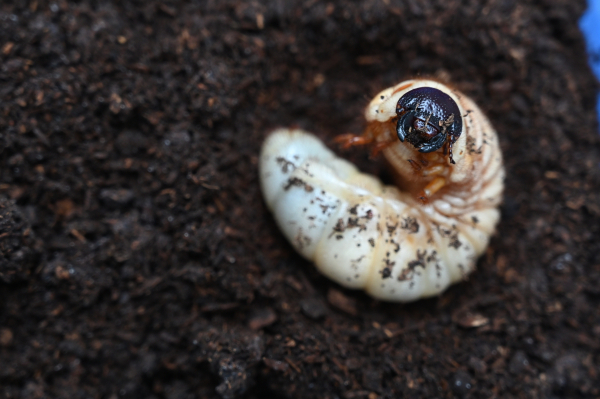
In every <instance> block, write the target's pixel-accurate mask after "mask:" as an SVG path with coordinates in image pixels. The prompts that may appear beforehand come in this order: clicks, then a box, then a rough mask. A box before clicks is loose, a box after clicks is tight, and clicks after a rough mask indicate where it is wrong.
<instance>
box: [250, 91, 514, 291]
mask: <svg viewBox="0 0 600 399" xmlns="http://www.w3.org/2000/svg"><path fill="white" fill-rule="evenodd" d="M423 84H426V85H429V86H432V85H437V86H436V87H442V88H443V89H444V90H446V91H450V89H448V88H446V87H445V86H442V85H440V84H438V83H435V82H431V81H408V82H403V83H401V84H399V85H398V86H395V87H392V88H390V89H387V90H385V91H383V92H381V93H380V94H379V95H378V96H377V97H375V99H374V100H373V101H372V102H371V104H370V105H369V107H368V108H367V110H366V118H367V121H368V122H369V127H368V129H367V130H368V132H369V134H372V135H374V138H375V141H383V140H386V139H388V138H389V137H388V136H389V135H391V136H393V135H395V130H394V126H393V119H394V116H395V114H394V113H393V112H391V111H390V109H395V104H396V103H397V101H398V99H399V98H400V96H401V95H402V94H403V93H404V92H406V90H408V89H410V88H414V87H419V85H423ZM407 85H408V86H407ZM399 89H402V90H399ZM451 93H452V94H451V95H452V96H453V98H455V99H456V101H457V103H458V104H459V107H460V111H461V113H462V114H463V117H464V119H463V120H464V123H463V132H462V134H461V136H460V137H459V139H458V140H457V141H456V143H455V145H454V154H455V155H454V159H455V161H456V164H455V165H450V164H449V163H448V164H447V165H446V166H445V167H447V168H448V169H447V170H446V169H445V170H446V172H445V174H444V176H445V177H444V178H445V179H446V181H447V183H446V185H445V186H444V187H443V188H442V189H440V190H439V191H438V192H437V193H436V194H435V195H434V196H432V197H431V198H430V200H429V201H428V203H426V204H423V203H422V202H421V201H419V199H418V198H417V196H416V195H415V192H417V191H418V190H420V189H421V188H422V187H423V186H424V185H425V184H427V183H428V182H429V181H430V180H431V178H430V177H428V176H422V175H420V174H419V173H417V172H415V169H414V168H413V167H412V166H411V163H409V162H408V160H409V159H411V160H413V161H418V160H420V159H421V158H420V157H423V154H420V153H418V151H417V150H416V149H415V148H413V147H412V146H411V145H410V144H407V143H401V142H400V141H398V142H397V143H394V144H392V145H390V146H388V147H387V148H386V149H385V150H384V154H385V156H386V158H387V159H388V160H389V162H390V164H391V165H392V166H393V167H394V168H395V170H396V171H397V172H398V175H399V177H400V178H401V179H403V181H404V183H406V184H403V186H405V188H406V190H407V191H400V190H399V189H398V188H396V187H393V186H384V185H383V184H382V183H381V182H380V181H379V180H378V179H377V178H375V177H373V176H371V175H367V174H364V173H360V172H359V171H358V170H357V168H356V167H355V166H354V165H352V164H351V163H349V162H348V161H345V160H343V159H341V158H338V157H337V156H336V155H335V154H334V153H333V152H332V151H330V150H329V149H328V148H326V147H325V145H324V144H323V143H322V142H321V141H319V140H318V139H317V138H316V137H314V136H312V135H310V134H308V133H306V132H303V131H300V130H289V129H280V130H277V131H276V132H274V133H273V134H272V135H271V136H269V137H268V138H267V140H266V141H265V143H264V145H263V148H262V151H261V155H260V166H259V167H260V179H261V185H262V191H263V195H264V198H265V201H266V203H267V205H268V207H269V208H270V209H271V211H272V212H273V215H274V216H275V219H276V221H277V223H278V225H279V226H280V228H281V230H282V231H283V233H284V234H285V236H286V237H287V239H288V240H289V241H290V243H291V244H292V245H293V246H294V247H295V248H296V250H297V251H298V252H299V253H300V254H302V255H303V256H304V257H305V258H307V259H309V260H311V261H313V262H314V263H315V265H316V266H317V268H318V269H319V270H320V271H321V272H322V273H323V274H325V275H327V276H328V277H330V278H331V279H333V280H334V281H336V282H338V283H339V284H341V285H343V286H345V287H348V288H355V289H364V290H365V291H367V292H368V293H369V294H370V295H372V296H373V297H375V298H378V299H382V300H387V301H401V302H408V301H413V300H417V299H420V298H424V297H429V296H433V295H437V294H439V293H440V292H442V291H443V290H444V289H445V288H447V287H448V286H449V285H450V284H452V283H454V282H457V281H460V280H462V279H464V278H465V277H466V276H467V275H468V273H470V272H471V271H472V270H473V269H474V267H475V262H476V260H477V258H478V257H479V255H481V253H482V252H483V251H484V250H485V248H486V246H487V244H488V240H489V237H490V235H491V234H492V233H493V232H494V229H495V226H496V223H497V222H498V219H499V211H498V209H497V206H498V205H499V203H500V201H501V194H502V189H503V178H504V172H503V168H502V160H501V155H500V150H499V148H498V141H497V137H496V133H495V132H494V130H493V129H492V127H491V126H490V124H489V122H488V121H487V119H486V118H485V116H484V115H483V114H482V113H481V111H480V110H479V109H478V108H477V107H476V106H475V105H474V104H473V103H472V102H471V100H469V99H468V98H466V97H465V96H463V95H461V94H459V93H457V92H451ZM428 156H429V157H431V155H428ZM415 175H416V176H415Z"/></svg>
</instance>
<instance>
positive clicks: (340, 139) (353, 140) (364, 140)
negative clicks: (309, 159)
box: [333, 133, 375, 150]
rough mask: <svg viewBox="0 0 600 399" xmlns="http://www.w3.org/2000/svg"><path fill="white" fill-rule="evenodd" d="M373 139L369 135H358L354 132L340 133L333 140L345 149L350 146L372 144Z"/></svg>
mask: <svg viewBox="0 0 600 399" xmlns="http://www.w3.org/2000/svg"><path fill="white" fill-rule="evenodd" d="M374 140H375V139H374V138H373V137H372V136H371V135H365V134H363V135H358V134H354V133H346V134H340V135H338V136H336V137H335V138H334V139H333V142H334V143H336V144H337V145H339V146H340V147H342V148H343V149H345V150H347V149H348V148H351V147H358V146H363V145H368V144H372V143H373V141H374Z"/></svg>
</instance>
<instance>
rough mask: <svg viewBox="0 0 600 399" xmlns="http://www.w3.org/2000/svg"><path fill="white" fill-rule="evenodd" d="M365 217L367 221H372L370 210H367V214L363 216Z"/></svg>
mask: <svg viewBox="0 0 600 399" xmlns="http://www.w3.org/2000/svg"><path fill="white" fill-rule="evenodd" d="M365 217H366V218H367V219H372V218H373V211H372V210H370V209H369V210H367V214H366V215H365Z"/></svg>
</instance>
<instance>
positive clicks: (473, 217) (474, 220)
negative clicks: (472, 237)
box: [471, 216, 479, 224]
mask: <svg viewBox="0 0 600 399" xmlns="http://www.w3.org/2000/svg"><path fill="white" fill-rule="evenodd" d="M471 220H472V221H473V223H476V224H477V223H479V218H478V217H477V216H471Z"/></svg>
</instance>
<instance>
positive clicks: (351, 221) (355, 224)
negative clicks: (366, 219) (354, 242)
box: [346, 217, 367, 233]
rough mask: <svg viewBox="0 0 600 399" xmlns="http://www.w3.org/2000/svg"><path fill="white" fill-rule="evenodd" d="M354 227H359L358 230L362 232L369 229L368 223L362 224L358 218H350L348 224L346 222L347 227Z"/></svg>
mask: <svg viewBox="0 0 600 399" xmlns="http://www.w3.org/2000/svg"><path fill="white" fill-rule="evenodd" d="M352 227H358V232H359V233H360V232H361V231H363V230H366V229H367V225H366V224H361V223H359V222H358V218H350V217H349V218H348V221H347V224H346V228H348V229H350V228H352Z"/></svg>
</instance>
